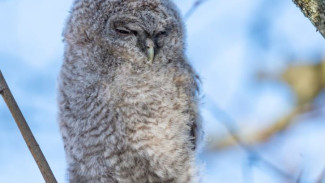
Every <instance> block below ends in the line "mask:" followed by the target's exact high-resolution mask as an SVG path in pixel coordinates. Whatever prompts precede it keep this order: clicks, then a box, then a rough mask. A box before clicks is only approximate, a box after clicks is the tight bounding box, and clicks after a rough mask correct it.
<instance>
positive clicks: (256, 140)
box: [208, 104, 319, 151]
mask: <svg viewBox="0 0 325 183" xmlns="http://www.w3.org/2000/svg"><path fill="white" fill-rule="evenodd" d="M318 107H319V106H316V105H312V104H306V105H301V106H298V107H296V108H295V109H294V110H293V111H292V112H291V113H290V114H288V115H287V116H285V117H283V118H280V119H279V120H278V121H276V122H275V123H274V124H272V125H271V126H269V127H267V128H265V129H262V130H259V131H258V132H253V133H249V134H244V135H243V136H241V139H243V140H244V141H245V143H246V144H247V145H249V146H253V145H257V144H260V143H263V142H265V141H267V140H269V139H270V138H271V137H273V136H274V135H276V134H279V133H281V132H283V131H285V130H286V129H287V128H289V127H290V126H292V125H293V124H294V123H296V122H298V121H297V120H294V119H295V118H296V117H298V116H299V115H301V114H304V113H306V112H310V111H312V110H313V109H315V108H318ZM237 144H238V142H237V140H236V139H235V138H234V137H233V135H232V134H230V135H229V136H226V137H224V138H222V139H220V140H214V141H212V142H210V144H209V147H208V150H209V151H215V150H220V149H226V148H229V147H232V146H235V145H237Z"/></svg>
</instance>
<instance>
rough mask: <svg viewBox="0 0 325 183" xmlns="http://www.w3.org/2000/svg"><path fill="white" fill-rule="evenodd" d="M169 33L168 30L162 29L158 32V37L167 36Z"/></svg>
mask: <svg viewBox="0 0 325 183" xmlns="http://www.w3.org/2000/svg"><path fill="white" fill-rule="evenodd" d="M167 35H168V33H167V31H160V32H158V33H157V34H156V37H162V36H167Z"/></svg>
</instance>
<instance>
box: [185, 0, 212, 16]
mask: <svg viewBox="0 0 325 183" xmlns="http://www.w3.org/2000/svg"><path fill="white" fill-rule="evenodd" d="M206 1H208V0H196V1H195V2H194V3H193V5H192V7H191V8H190V10H188V11H187V13H186V14H185V16H184V19H185V21H186V20H188V19H189V18H190V16H191V15H192V14H193V13H194V12H195V11H196V10H197V9H198V8H199V7H200V6H201V5H202V4H203V3H205V2H206Z"/></svg>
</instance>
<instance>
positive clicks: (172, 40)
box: [66, 0, 184, 64]
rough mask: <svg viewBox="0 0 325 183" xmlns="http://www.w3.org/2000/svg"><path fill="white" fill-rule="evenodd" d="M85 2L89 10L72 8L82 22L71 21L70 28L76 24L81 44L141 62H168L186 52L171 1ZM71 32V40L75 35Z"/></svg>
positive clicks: (117, 58)
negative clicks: (74, 22)
mask: <svg viewBox="0 0 325 183" xmlns="http://www.w3.org/2000/svg"><path fill="white" fill-rule="evenodd" d="M84 1H85V2H88V6H87V10H86V11H85V10H84V11H80V12H78V9H75V10H73V11H72V13H73V14H74V11H76V13H75V15H73V14H72V18H71V19H72V20H71V19H70V21H73V19H74V20H76V21H81V24H72V26H71V27H70V29H72V30H74V27H73V26H76V29H75V31H78V34H77V35H78V36H79V37H84V38H83V39H82V40H83V41H82V42H81V43H82V44H84V45H89V44H90V45H93V46H97V47H98V48H100V49H102V50H101V51H98V50H96V52H101V53H105V54H109V55H110V56H111V57H114V58H115V60H118V61H120V62H131V63H138V64H153V63H168V62H171V61H172V60H175V59H177V57H179V56H180V55H182V54H183V52H184V42H183V27H182V22H181V21H180V18H179V15H178V13H177V11H176V10H175V7H174V6H173V4H172V3H170V2H169V1H166V0H150V1H149V0H115V1H114V0H106V3H100V1H98V2H97V1H86V0H84ZM77 2H78V1H77ZM81 2H82V0H81ZM86 13H87V16H85V14H86ZM74 16H75V17H74ZM82 19H83V20H82ZM87 19H88V20H87ZM68 23H69V22H68ZM68 25H69V24H68ZM78 27H79V28H78ZM67 29H69V27H68V28H67ZM68 32H71V31H69V30H68ZM70 35H71V36H70V37H69V38H70V39H71V38H72V39H74V38H75V37H76V34H73V33H72V34H70ZM66 37H67V36H66ZM78 39H79V38H78ZM68 42H69V41H68ZM103 57H104V56H103ZM178 59H179V58H178Z"/></svg>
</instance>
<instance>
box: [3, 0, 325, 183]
mask: <svg viewBox="0 0 325 183" xmlns="http://www.w3.org/2000/svg"><path fill="white" fill-rule="evenodd" d="M195 2H196V1H195V0H189V1H184V0H175V3H176V4H177V5H178V7H179V8H180V11H181V13H182V14H183V15H184V16H185V17H186V26H187V55H188V58H189V60H190V62H191V63H192V65H193V66H194V67H195V69H196V70H197V72H198V73H199V74H200V76H201V79H202V105H201V109H202V110H201V111H202V115H203V119H204V129H205V131H206V145H205V147H203V149H202V152H201V154H200V155H199V160H200V162H201V163H202V165H203V167H204V171H203V172H204V173H203V177H204V179H203V183H218V182H220V183H221V182H222V183H228V182H229V183H230V182H231V183H232V182H234V183H241V182H243V183H254V182H256V183H282V182H283V183H291V182H308V183H312V182H315V183H316V182H317V181H318V182H319V183H324V182H325V180H322V178H324V174H325V172H324V170H325V115H324V112H325V106H324V100H325V94H324V86H325V44H324V43H325V42H324V39H323V37H322V36H321V35H320V34H319V33H318V32H316V29H315V28H314V27H313V26H312V24H311V23H310V22H309V20H308V19H307V18H305V17H304V16H303V14H302V13H301V12H300V10H299V9H298V8H297V7H296V6H295V5H294V3H293V2H292V1H291V0H286V1H284V0H272V1H270V0H250V1H240V0H227V1H221V0H205V1H202V3H201V4H197V5H198V6H193V4H195ZM71 4H72V0H56V1H42V0H0V68H1V70H2V72H3V74H4V76H5V78H6V80H7V82H8V84H9V86H10V88H11V90H12V92H13V94H14V96H15V98H16V100H17V102H18V104H19V106H20V107H21V109H22V112H23V114H24V115H25V117H26V119H27V121H28V122H29V124H30V127H31V129H32V131H33V132H34V135H35V137H36V139H37V140H38V142H39V144H40V146H41V148H42V150H43V152H44V154H45V156H46V158H47V160H48V162H49V164H50V166H51V167H52V169H53V171H54V174H55V176H56V178H57V180H58V182H60V183H61V182H62V183H63V182H67V180H66V163H65V155H64V150H63V144H62V140H61V136H60V132H59V129H58V125H57V122H56V113H57V107H56V83H57V76H58V72H59V69H60V65H61V64H62V58H63V43H62V36H61V32H62V29H63V26H64V22H65V19H66V17H67V15H68V12H69V9H70V6H71ZM193 7H194V8H193ZM0 182H3V183H40V182H44V181H43V178H42V176H41V174H40V172H39V170H38V168H37V166H36V164H35V163H34V160H33V159H32V156H31V154H30V153H29V151H28V149H27V146H26V145H25V142H24V141H23V138H22V137H21V135H20V133H19V131H18V128H17V126H16V124H15V122H14V121H13V119H12V117H11V115H10V113H9V111H8V109H7V107H6V105H5V103H4V102H3V100H2V99H1V100H0ZM318 182H317V183H318Z"/></svg>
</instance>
